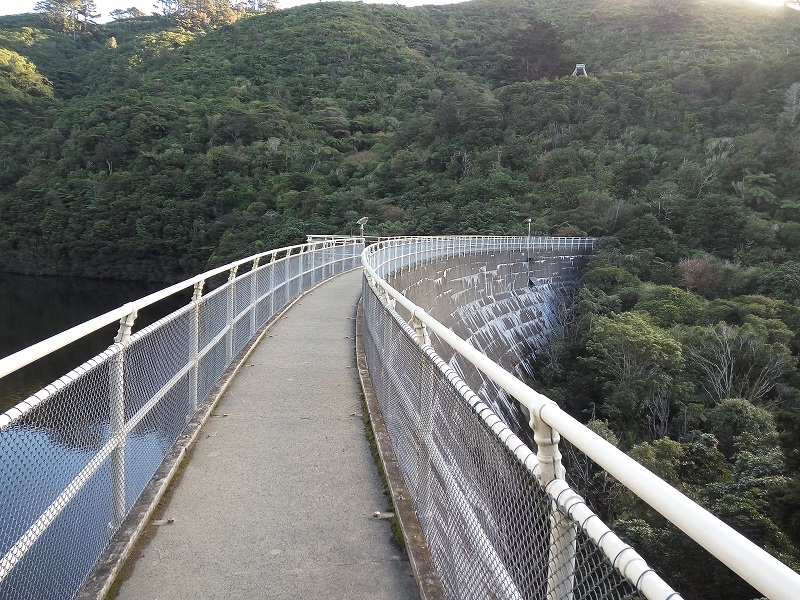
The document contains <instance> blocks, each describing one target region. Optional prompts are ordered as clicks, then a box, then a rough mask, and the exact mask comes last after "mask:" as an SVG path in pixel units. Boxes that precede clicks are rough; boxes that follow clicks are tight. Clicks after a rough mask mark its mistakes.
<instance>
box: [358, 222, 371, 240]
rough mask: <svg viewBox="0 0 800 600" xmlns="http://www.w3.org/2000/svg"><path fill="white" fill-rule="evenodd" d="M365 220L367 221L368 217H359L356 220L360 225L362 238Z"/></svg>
mask: <svg viewBox="0 0 800 600" xmlns="http://www.w3.org/2000/svg"><path fill="white" fill-rule="evenodd" d="M367 221H369V217H361V218H360V219H359V220H358V221H356V223H358V224H359V225H361V237H362V238H363V237H364V225H366V224H367Z"/></svg>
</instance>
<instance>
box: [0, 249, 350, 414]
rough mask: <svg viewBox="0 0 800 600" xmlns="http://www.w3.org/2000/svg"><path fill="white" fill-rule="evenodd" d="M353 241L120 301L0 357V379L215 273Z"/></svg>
mask: <svg viewBox="0 0 800 600" xmlns="http://www.w3.org/2000/svg"><path fill="white" fill-rule="evenodd" d="M353 241H358V242H359V243H363V240H361V239H360V238H335V239H331V238H330V237H326V238H325V239H323V240H314V241H311V242H309V243H306V244H297V245H295V246H287V247H285V248H278V249H275V250H269V251H267V252H262V253H261V254H256V255H254V256H249V257H248V258H243V259H241V260H237V261H235V262H232V263H228V264H226V265H224V266H221V267H217V268H216V269H212V270H210V271H206V272H205V273H202V274H200V275H196V276H195V277H192V278H190V279H186V280H184V281H181V282H180V283H176V284H174V285H171V286H169V287H167V288H164V289H163V290H159V291H158V292H154V293H152V294H150V295H148V296H144V297H142V298H140V299H138V300H135V301H133V302H129V303H127V304H124V305H122V306H120V307H119V308H115V309H114V310H111V311H109V312H107V313H104V314H102V315H99V316H97V317H95V318H94V319H90V320H88V321H85V322H84V323H81V324H79V325H76V326H75V327H72V328H70V329H67V330H66V331H62V332H61V333H58V334H56V335H54V336H52V337H49V338H47V339H46V340H42V341H41V342H38V343H36V344H33V345H32V346H28V347H27V348H23V349H22V350H20V351H19V352H15V353H14V354H10V355H9V356H6V357H5V358H2V359H0V379H2V378H3V377H5V376H6V375H8V374H10V373H13V372H14V371H17V370H19V369H21V368H22V367H25V366H27V365H29V364H31V363H32V362H35V361H37V360H39V359H40V358H43V357H45V356H47V355H48V354H51V353H53V352H55V351H56V350H60V349H61V348H63V347H65V346H68V345H69V344H71V343H73V342H75V341H77V340H79V339H81V338H83V337H86V336H87V335H89V334H90V333H94V332H95V331H97V330H99V329H102V328H103V327H105V326H106V325H111V324H112V323H115V322H117V321H120V320H121V319H123V318H125V317H127V316H128V315H131V314H135V313H136V312H138V311H140V310H142V309H143V308H146V307H148V306H150V305H152V304H155V303H156V302H158V301H159V300H163V299H165V298H168V297H170V296H172V295H174V294H177V293H178V292H182V291H183V290H186V289H188V288H193V287H195V286H196V285H197V284H201V286H200V289H201V290H202V284H205V282H206V281H207V280H208V279H211V278H212V277H214V276H215V275H220V274H222V273H226V272H227V273H231V274H232V276H233V277H236V273H237V270H238V268H239V267H240V266H242V265H245V264H253V265H255V266H256V267H257V266H258V264H259V263H261V264H263V263H264V262H266V261H262V260H261V259H263V258H266V257H269V258H270V262H274V261H276V260H278V259H279V258H286V257H289V256H291V255H292V254H302V253H304V252H312V251H314V250H318V249H321V248H327V247H331V246H333V245H340V244H343V243H352V242H353ZM281 255H283V256H281ZM1 426H2V421H0V427H1Z"/></svg>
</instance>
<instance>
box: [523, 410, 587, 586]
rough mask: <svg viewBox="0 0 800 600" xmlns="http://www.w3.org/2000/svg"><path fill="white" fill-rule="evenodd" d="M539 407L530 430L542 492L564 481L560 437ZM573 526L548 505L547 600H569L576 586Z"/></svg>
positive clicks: (552, 506) (533, 414)
mask: <svg viewBox="0 0 800 600" xmlns="http://www.w3.org/2000/svg"><path fill="white" fill-rule="evenodd" d="M541 410H542V407H541V406H540V407H539V408H538V409H535V410H532V411H531V419H530V427H531V429H533V439H534V441H535V442H536V448H537V451H536V458H537V460H538V463H539V464H538V465H537V468H536V479H537V481H538V482H539V485H541V486H542V489H545V488H546V487H547V484H548V483H550V482H551V481H553V480H554V479H564V475H565V470H564V466H563V465H562V464H561V452H560V451H559V449H558V442H559V441H560V440H561V436H560V435H559V434H558V432H557V431H555V430H553V428H552V427H550V426H549V425H548V424H547V423H545V422H544V421H543V420H542V418H541ZM575 535H576V531H575V524H574V523H573V522H572V521H571V520H570V519H569V518H568V517H567V516H566V515H564V514H563V513H562V512H561V511H560V510H559V509H558V507H557V506H556V503H555V501H553V502H552V503H551V512H550V542H549V545H548V548H549V555H548V558H547V571H548V572H547V596H546V598H547V600H571V598H572V593H573V587H574V583H575Z"/></svg>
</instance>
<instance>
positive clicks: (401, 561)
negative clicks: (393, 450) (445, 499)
mask: <svg viewBox="0 0 800 600" xmlns="http://www.w3.org/2000/svg"><path fill="white" fill-rule="evenodd" d="M360 291H361V270H360V269H359V270H356V271H352V272H349V273H346V274H344V275H341V276H339V277H336V278H334V279H332V280H331V281H329V282H327V283H325V284H323V285H322V286H320V287H318V288H316V289H315V290H313V291H312V292H310V293H309V294H307V295H306V296H304V297H303V298H301V299H300V300H299V301H298V303H297V304H295V305H294V306H293V307H292V308H291V309H290V310H289V311H288V312H287V313H286V314H284V315H283V316H282V317H281V318H280V319H279V320H278V321H277V322H276V323H274V324H273V325H272V326H271V328H270V329H269V330H268V331H267V333H266V335H265V336H264V339H263V340H262V341H261V343H260V344H259V345H258V346H257V348H256V349H255V351H254V352H253V353H252V354H251V355H250V356H249V358H248V359H247V360H246V361H245V363H244V364H243V365H242V367H241V369H240V371H239V372H238V373H237V375H236V376H235V378H234V380H233V382H232V384H231V385H230V387H229V388H228V390H227V392H226V393H225V395H224V397H223V398H222V400H221V401H220V403H219V405H218V406H217V408H216V409H215V410H214V412H213V414H212V416H211V417H210V418H209V419H208V421H207V422H206V424H205V425H204V429H203V431H202V432H201V434H200V438H199V440H198V441H197V443H196V445H195V447H194V449H193V450H192V454H191V457H190V460H189V461H188V464H187V465H186V467H185V469H184V472H183V473H182V474H181V476H180V477H179V480H178V482H177V485H175V487H174V490H173V491H172V493H171V496H170V498H169V501H168V502H166V503H165V506H164V507H163V508H162V509H161V510H160V512H159V514H158V515H157V516H156V517H155V519H156V520H154V522H153V524H151V525H150V526H149V527H148V532H147V533H146V541H145V542H144V543H142V544H140V545H139V546H138V547H137V548H136V549H135V550H134V554H133V559H135V563H134V564H133V566H132V567H131V568H128V569H127V570H126V571H127V572H126V574H125V576H124V579H123V581H122V584H121V586H120V587H119V590H118V593H117V595H116V597H117V598H119V599H121V600H127V599H136V600H155V599H162V600H166V599H170V600H178V599H182V598H186V599H198V598H200V599H212V598H214V599H222V598H225V599H238V598H248V599H250V598H276V599H292V598H308V599H314V598H324V599H337V598H342V599H344V598H348V599H351V598H370V599H376V600H380V599H387V600H390V599H398V600H399V599H403V600H405V599H413V598H418V597H419V593H418V591H417V586H416V583H415V581H414V578H413V575H412V572H411V567H410V566H409V563H408V561H407V559H406V557H405V554H404V553H403V552H402V551H401V550H399V549H398V548H397V546H396V545H395V544H394V543H393V541H392V539H391V531H390V527H389V522H388V521H386V520H382V519H375V518H373V517H372V514H373V512H374V511H376V510H384V509H385V508H386V503H387V500H386V499H385V497H384V496H383V494H382V485H381V481H380V478H379V476H378V474H377V471H376V468H375V465H374V463H373V460H372V456H371V454H370V449H369V446H368V444H367V441H366V439H365V436H364V426H363V423H362V420H361V413H362V410H363V409H362V404H361V400H360V389H359V387H358V380H357V376H358V374H357V369H356V365H355V355H354V336H355V313H356V303H357V300H358V296H359V294H360ZM133 559H132V560H133Z"/></svg>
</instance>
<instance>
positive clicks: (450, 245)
mask: <svg viewBox="0 0 800 600" xmlns="http://www.w3.org/2000/svg"><path fill="white" fill-rule="evenodd" d="M487 241H488V244H487V245H486V246H484V245H483V244H479V243H478V240H476V239H474V238H427V239H426V238H422V239H413V238H411V239H396V240H386V241H382V242H380V243H378V244H374V245H372V246H368V247H367V248H366V249H365V250H364V253H363V255H362V261H363V265H364V270H365V277H366V278H367V281H368V285H369V286H371V287H372V288H373V289H374V290H375V291H376V293H377V294H378V295H379V296H380V297H381V300H382V302H383V303H384V305H385V306H386V307H387V309H388V310H391V311H392V312H393V309H394V307H395V306H397V305H399V306H402V307H403V308H404V309H405V310H406V311H407V312H408V314H410V315H411V318H410V323H411V326H412V327H414V328H415V330H416V331H417V332H418V339H417V341H418V343H419V344H420V345H421V346H427V345H428V343H429V341H428V340H427V332H425V330H427V331H429V332H432V333H434V334H436V335H437V336H438V338H439V339H440V340H441V341H442V342H443V343H444V344H447V345H448V346H450V348H452V349H453V350H454V351H455V352H457V353H458V354H460V355H461V356H462V357H464V358H465V359H466V360H467V361H468V362H469V363H471V364H472V365H473V366H474V367H475V368H477V369H479V370H480V371H482V372H483V373H484V374H485V375H486V376H487V377H489V378H490V379H492V380H493V381H494V382H495V383H497V385H499V386H500V387H501V388H502V389H503V390H505V391H506V392H507V393H508V394H510V395H511V397H513V398H515V399H516V400H517V402H519V403H520V404H521V405H522V406H524V407H525V408H526V409H527V410H528V411H529V412H530V414H531V426H532V428H534V430H535V432H536V440H537V442H540V440H541V441H545V442H550V443H557V442H558V438H559V436H563V437H564V438H565V439H567V440H569V441H570V442H571V443H572V444H574V445H575V446H576V447H577V448H578V449H580V450H581V451H582V452H583V453H585V454H586V455H587V456H588V457H589V458H591V459H592V460H593V461H595V462H596V463H597V464H598V465H600V466H601V467H603V468H604V469H605V470H606V471H608V473H610V474H611V475H613V476H614V477H615V478H616V479H617V480H618V481H620V482H621V483H622V484H623V485H625V486H626V487H627V488H628V489H629V490H631V491H632V492H633V493H634V494H636V495H637V496H638V497H639V498H641V499H642V500H643V501H645V502H646V503H647V504H649V505H650V506H651V507H653V508H654V509H655V510H656V511H658V512H659V513H661V514H662V515H663V516H664V517H666V518H667V519H668V520H669V521H670V522H672V523H673V524H675V525H676V526H677V527H678V528H680V529H681V530H682V531H683V532H684V533H686V534H687V535H688V536H689V537H691V538H692V539H693V540H694V541H696V542H697V543H698V544H700V545H701V546H702V547H704V548H705V549H706V550H708V551H709V552H710V553H711V554H712V555H714V556H715V557H716V558H718V559H719V560H720V561H721V562H723V563H724V564H725V565H727V566H728V567H729V568H730V569H731V570H733V571H734V572H735V573H737V574H738V575H739V576H740V577H742V579H744V580H745V581H747V582H748V583H749V584H750V585H751V586H753V587H754V588H755V589H757V590H759V591H760V592H761V593H763V594H764V595H765V596H766V597H768V598H770V599H771V600H795V599H796V598H797V593H798V590H800V574H798V573H796V572H795V571H793V570H792V569H790V568H789V567H787V566H786V565H785V564H783V563H782V562H780V561H779V560H777V559H776V558H775V557H773V556H772V555H770V554H769V553H767V552H766V551H764V550H763V549H761V548H760V547H758V546H757V545H755V544H754V543H753V542H751V541H750V540H748V539H747V538H745V537H744V536H742V535H741V534H739V533H738V532H736V531H735V530H734V529H732V528H731V527H730V526H728V525H726V524H725V523H723V522H722V521H721V520H719V519H718V518H717V517H715V516H714V515H713V514H711V513H710V512H708V511H707V510H705V509H704V508H702V507H700V506H699V505H698V504H696V503H695V502H693V501H692V500H690V499H689V498H688V497H686V496H685V495H683V494H682V493H680V492H679V491H678V490H676V489H675V488H673V487H672V486H670V485H669V484H668V483H666V482H665V481H664V480H662V479H661V478H659V477H657V476H656V475H654V474H653V473H652V472H651V471H649V470H647V469H646V468H645V467H643V466H642V465H640V464H639V463H637V462H636V461H634V460H633V459H632V458H630V457H629V456H628V455H626V454H625V453H624V452H622V451H620V450H619V449H617V448H616V447H614V446H613V445H611V444H610V443H608V442H607V441H605V440H604V439H603V438H601V437H600V436H598V435H597V434H595V433H593V432H592V431H591V430H589V429H588V428H587V427H586V426H585V425H583V424H582V423H580V422H579V421H577V420H576V419H574V418H573V417H571V416H570V415H568V414H567V413H565V412H564V411H563V410H561V409H560V408H559V407H558V405H557V404H556V403H555V402H553V401H552V400H550V399H549V398H547V397H546V396H544V395H542V394H540V393H538V392H536V391H535V390H533V389H531V388H530V387H529V386H527V385H526V384H525V383H523V382H522V381H520V380H519V379H517V378H516V377H514V376H513V375H511V374H510V373H509V372H508V371H506V370H505V369H503V368H502V367H500V366H499V365H497V364H496V363H495V362H494V361H492V360H491V359H489V358H488V357H487V356H485V355H484V354H482V353H481V352H479V351H478V350H476V349H475V348H474V347H473V346H471V345H470V344H468V343H467V342H465V341H464V340H463V339H461V338H460V337H458V336H457V335H455V334H454V333H453V332H452V331H451V330H450V329H449V328H447V327H445V326H444V325H442V324H441V323H440V322H438V321H437V320H436V319H434V318H432V317H431V316H430V315H428V314H427V312H426V311H425V310H424V309H423V308H421V307H420V306H418V305H416V304H415V303H413V302H411V301H410V300H409V299H408V298H406V297H405V296H404V295H403V294H401V293H400V292H398V291H397V290H395V289H394V288H393V287H392V286H391V285H390V284H389V283H388V282H387V281H386V279H385V278H390V274H391V272H392V271H393V270H394V269H398V268H410V267H411V266H412V265H413V264H415V263H417V262H424V261H428V260H430V259H432V258H434V257H436V256H448V255H453V253H462V252H470V251H483V250H485V249H486V248H487V247H488V248H489V249H491V250H494V249H499V248H497V246H498V245H499V241H500V240H495V239H493V238H488V239H487ZM524 242H525V238H522V243H524ZM519 243H520V240H519V239H517V240H515V239H513V238H512V239H510V240H509V244H510V246H512V247H514V246H516V247H518V244H519ZM555 245H556V244H555V243H553V244H551V247H555ZM541 425H544V426H545V427H546V428H548V429H550V430H551V437H550V439H549V440H547V439H546V437H540V434H539V432H540V427H541ZM511 450H512V451H513V450H514V448H511ZM540 455H541V448H540ZM558 458H559V459H560V455H558ZM550 460H551V462H552V457H551V458H550ZM537 477H538V478H539V480H540V483H542V485H544V486H547V489H548V491H549V492H551V493H556V494H557V495H559V496H560V495H561V493H563V492H564V489H563V487H562V484H561V483H558V481H559V479H560V478H559V477H549V478H546V477H544V478H543V477H542V472H541V470H540V471H539V472H538V474H537ZM556 490H557V491H556ZM574 504H575V502H574V501H573V502H572V503H571V505H574ZM610 558H612V559H614V557H613V556H611V557H610ZM642 562H643V561H642ZM642 574H643V572H642ZM626 575H628V573H626ZM645 580H647V578H645ZM658 587H659V589H658V590H655V589H654V590H652V592H653V595H652V596H650V595H648V594H649V592H645V590H644V589H642V591H643V592H644V593H646V595H647V597H648V598H651V597H652V598H657V597H658V598H664V597H665V596H663V595H661V594H662V593H663V591H664V588H663V587H660V585H659V586H658ZM672 597H673V598H674V596H672Z"/></svg>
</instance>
